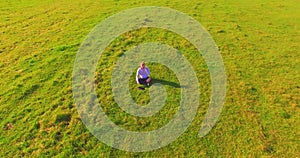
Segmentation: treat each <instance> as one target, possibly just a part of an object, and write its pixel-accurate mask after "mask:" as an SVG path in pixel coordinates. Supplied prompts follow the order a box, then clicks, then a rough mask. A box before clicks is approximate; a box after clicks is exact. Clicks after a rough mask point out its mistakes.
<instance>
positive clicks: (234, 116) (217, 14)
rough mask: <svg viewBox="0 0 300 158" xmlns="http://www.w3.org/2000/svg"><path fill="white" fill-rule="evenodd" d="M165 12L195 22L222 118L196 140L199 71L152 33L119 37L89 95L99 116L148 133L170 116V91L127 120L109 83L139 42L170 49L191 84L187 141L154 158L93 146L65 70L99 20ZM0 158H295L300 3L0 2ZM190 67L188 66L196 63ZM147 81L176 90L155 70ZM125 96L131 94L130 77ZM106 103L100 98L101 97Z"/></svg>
mask: <svg viewBox="0 0 300 158" xmlns="http://www.w3.org/2000/svg"><path fill="white" fill-rule="evenodd" d="M150 5H156V6H165V7H171V8H173V9H176V10H179V11H181V12H184V13H187V14H188V15H190V16H191V17H193V18H194V19H196V20H197V21H199V22H200V23H201V24H202V25H203V26H204V27H205V28H206V29H207V30H208V31H209V32H210V34H211V35H212V37H213V38H214V40H215V42H216V44H217V45H218V47H219V49H220V51H221V54H222V56H223V61H224V64H225V67H226V74H227V95H226V102H225V104H224V107H223V111H222V113H221V115H220V117H219V120H218V122H217V124H216V126H215V127H214V128H213V129H212V130H211V131H210V133H209V134H208V135H207V136H205V137H203V138H199V137H198V131H199V129H200V125H201V122H202V120H203V118H204V115H205V113H206V110H207V107H208V104H209V99H210V94H211V93H210V86H211V84H210V78H209V72H208V69H207V66H206V65H205V62H204V60H203V59H202V58H201V56H200V54H199V53H197V52H196V50H195V48H194V47H193V46H192V45H191V44H190V43H189V42H188V41H186V40H184V39H183V38H182V37H180V36H178V35H176V34H174V33H172V32H168V31H164V30H161V29H153V28H145V29H140V30H134V31H131V32H127V33H125V34H123V35H122V36H120V37H118V38H117V39H116V40H115V41H113V42H112V43H111V44H110V46H109V47H108V48H107V49H106V51H105V52H104V54H103V58H101V60H100V61H99V63H98V67H97V72H96V74H95V76H96V81H97V88H96V91H97V93H98V95H99V98H98V99H99V102H100V103H101V105H102V107H103V109H104V111H105V112H106V114H107V115H108V116H109V118H110V119H112V120H113V121H114V122H115V123H117V124H118V125H119V126H121V127H123V128H125V129H129V130H135V131H149V130H153V129H157V128H158V127H161V126H163V125H165V124H166V123H167V122H168V121H169V120H170V119H171V118H172V116H173V115H174V114H175V113H176V112H177V108H176V107H178V106H179V100H180V98H179V96H180V90H179V88H176V87H174V86H172V85H168V84H165V85H164V86H165V88H166V90H167V92H168V96H167V100H166V103H165V106H164V108H162V110H161V111H160V112H159V113H158V114H156V115H154V116H151V117H149V118H140V117H133V116H131V115H129V114H126V113H125V112H123V111H122V110H121V109H120V108H119V107H118V105H117V104H116V103H115V102H114V100H113V96H112V92H111V87H110V76H111V72H112V69H113V66H114V65H113V63H115V62H116V61H117V59H118V57H119V56H120V55H121V54H122V53H124V52H125V51H127V50H129V49H131V48H132V47H133V46H135V45H138V44H141V43H143V42H153V41H158V42H163V43H166V44H169V45H171V46H173V47H174V48H176V49H179V50H180V51H181V52H182V53H183V54H184V55H185V56H186V58H187V59H188V60H189V62H190V63H192V65H193V68H194V69H195V72H196V74H197V77H198V79H199V85H200V87H201V89H200V94H201V96H200V104H199V109H198V112H197V115H196V117H195V119H194V121H193V122H192V124H191V125H190V126H189V128H188V129H187V131H186V132H185V133H184V134H183V135H181V136H180V137H179V138H178V139H177V140H175V141H174V142H172V143H171V144H169V145H168V146H166V147H163V148H160V149H158V150H154V151H150V152H143V153H133V152H125V151H121V150H117V149H114V148H112V147H109V146H107V145H106V144H104V143H102V142H101V141H99V140H98V139H97V138H95V137H94V136H93V135H92V134H91V133H90V132H89V131H88V129H87V128H86V127H85V126H84V124H83V123H82V121H81V119H80V117H79V114H78V113H77V109H76V105H75V103H74V99H73V94H72V84H71V83H72V78H71V77H72V70H73V64H74V60H75V57H76V53H77V51H78V48H79V47H80V44H81V43H82V42H83V41H84V39H85V37H86V35H87V34H88V33H89V32H90V31H91V29H92V28H93V27H94V26H96V25H97V24H98V23H100V22H101V21H102V20H104V19H105V18H107V17H109V16H111V15H113V14H115V13H117V12H119V11H122V10H124V9H129V8H134V7H138V6H150ZM0 6H1V7H0V128H1V130H0V156H1V157H14V156H26V157H39V156H51V157H52V156H59V157H71V156H74V157H76V156H89V157H118V156H120V157H125V156H132V157H171V156H176V157H183V156H185V157H261V156H265V157H297V156H299V155H300V141H299V138H300V132H299V131H300V115H299V112H300V95H299V91H300V82H299V80H300V72H299V70H300V68H299V63H300V58H299V50H300V45H299V42H300V39H299V37H300V16H299V15H300V11H299V10H300V3H299V2H298V1H296V0H290V1H271V0H263V1H258V0H255V1H250V0H245V1H243V2H238V1H219V0H214V1H196V0H193V1H179V0H175V1H165V0H160V1H156V0H155V1H151V2H148V1H117V0H116V1H96V2H95V1H85V2H81V1H73V2H72V3H71V2H69V1H33V0H31V1H1V2H0ZM196 59H197V60H196ZM148 66H149V67H150V68H151V70H152V75H153V77H154V78H157V79H163V80H165V81H169V82H173V83H178V80H177V79H176V77H175V76H174V74H173V73H172V72H171V71H170V70H169V69H168V68H166V67H164V66H163V65H160V64H155V63H149V64H148ZM132 73H133V74H132V76H131V80H130V85H129V87H130V92H131V95H132V97H133V99H134V100H136V102H137V103H139V104H141V105H144V104H146V103H148V102H149V99H150V97H149V95H148V90H145V91H138V90H137V89H136V85H135V83H134V72H132ZM104 92H105V93H106V94H105V95H103V93H104Z"/></svg>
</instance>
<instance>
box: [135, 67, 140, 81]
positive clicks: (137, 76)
mask: <svg viewBox="0 0 300 158" xmlns="http://www.w3.org/2000/svg"><path fill="white" fill-rule="evenodd" d="M139 71H140V68H138V69H137V71H136V76H135V81H136V83H137V84H140V83H139Z"/></svg>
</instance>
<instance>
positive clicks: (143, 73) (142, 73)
mask: <svg viewBox="0 0 300 158" xmlns="http://www.w3.org/2000/svg"><path fill="white" fill-rule="evenodd" d="M149 75H150V70H149V69H148V67H147V66H146V67H145V68H144V69H143V68H141V67H140V68H138V70H137V71H136V81H137V82H138V79H139V78H147V77H149Z"/></svg>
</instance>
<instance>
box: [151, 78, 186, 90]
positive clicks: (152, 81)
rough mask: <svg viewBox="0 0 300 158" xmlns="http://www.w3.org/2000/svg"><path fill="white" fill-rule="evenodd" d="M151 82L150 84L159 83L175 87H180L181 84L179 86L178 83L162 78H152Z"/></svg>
mask: <svg viewBox="0 0 300 158" xmlns="http://www.w3.org/2000/svg"><path fill="white" fill-rule="evenodd" d="M151 83H152V84H155V83H160V84H163V85H168V86H172V87H175V88H182V86H180V84H178V83H175V82H171V81H167V80H162V79H156V78H152V79H151Z"/></svg>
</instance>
